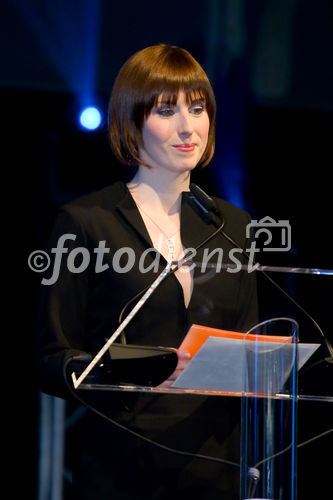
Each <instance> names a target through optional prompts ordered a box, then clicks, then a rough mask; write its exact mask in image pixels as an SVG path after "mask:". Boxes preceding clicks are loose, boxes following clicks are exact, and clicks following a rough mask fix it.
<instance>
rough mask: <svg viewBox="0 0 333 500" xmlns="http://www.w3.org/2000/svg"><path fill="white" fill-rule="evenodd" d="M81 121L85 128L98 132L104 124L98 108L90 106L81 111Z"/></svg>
mask: <svg viewBox="0 0 333 500" xmlns="http://www.w3.org/2000/svg"><path fill="white" fill-rule="evenodd" d="M79 121H80V125H81V126H82V127H83V128H86V129H88V130H96V129H97V128H98V127H99V126H100V125H101V123H102V115H101V112H100V111H99V109H98V108H96V107H95V106H89V107H87V108H84V109H83V110H82V111H81V113H80V117H79Z"/></svg>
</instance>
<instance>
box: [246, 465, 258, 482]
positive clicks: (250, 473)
mask: <svg viewBox="0 0 333 500" xmlns="http://www.w3.org/2000/svg"><path fill="white" fill-rule="evenodd" d="M247 475H248V477H249V478H250V479H253V480H254V481H258V480H259V479H260V471H259V469H257V468H256V467H249V470H248V471H247Z"/></svg>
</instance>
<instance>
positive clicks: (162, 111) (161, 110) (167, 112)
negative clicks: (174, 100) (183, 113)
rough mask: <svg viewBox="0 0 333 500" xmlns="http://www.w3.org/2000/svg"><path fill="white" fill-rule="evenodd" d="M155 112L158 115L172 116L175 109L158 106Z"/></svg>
mask: <svg viewBox="0 0 333 500" xmlns="http://www.w3.org/2000/svg"><path fill="white" fill-rule="evenodd" d="M157 113H158V114H159V115H160V116H164V117H166V116H172V115H173V114H174V113H175V111H174V109H173V108H170V107H163V108H158V109H157Z"/></svg>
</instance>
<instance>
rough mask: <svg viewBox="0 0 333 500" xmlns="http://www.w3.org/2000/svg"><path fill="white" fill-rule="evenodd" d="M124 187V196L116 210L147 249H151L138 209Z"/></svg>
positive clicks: (150, 242) (151, 245)
mask: <svg viewBox="0 0 333 500" xmlns="http://www.w3.org/2000/svg"><path fill="white" fill-rule="evenodd" d="M124 187H125V195H124V197H123V199H122V200H121V201H120V202H119V203H118V204H117V210H118V211H119V212H120V213H121V215H122V216H123V217H124V219H126V220H127V222H128V223H129V224H130V225H131V226H132V228H133V229H134V230H135V231H136V232H137V234H138V235H139V237H140V238H141V239H142V240H143V241H144V242H145V244H146V245H147V247H148V248H153V247H154V245H153V242H152V241H151V239H150V236H149V233H148V231H147V229H146V226H145V223H144V222H143V219H142V217H141V214H140V212H139V210H138V207H137V206H136V204H135V201H134V200H133V198H132V196H131V193H130V192H129V190H128V188H127V186H126V185H124Z"/></svg>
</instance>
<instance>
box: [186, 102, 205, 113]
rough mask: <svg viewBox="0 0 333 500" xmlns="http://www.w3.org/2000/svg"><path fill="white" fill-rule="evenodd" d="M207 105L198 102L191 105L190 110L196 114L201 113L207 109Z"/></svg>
mask: <svg viewBox="0 0 333 500" xmlns="http://www.w3.org/2000/svg"><path fill="white" fill-rule="evenodd" d="M205 109H206V108H205V106H204V105H203V104H196V105H195V106H191V108H190V112H191V113H193V114H194V115H200V114H201V113H203V111H205Z"/></svg>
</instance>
